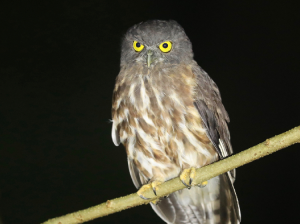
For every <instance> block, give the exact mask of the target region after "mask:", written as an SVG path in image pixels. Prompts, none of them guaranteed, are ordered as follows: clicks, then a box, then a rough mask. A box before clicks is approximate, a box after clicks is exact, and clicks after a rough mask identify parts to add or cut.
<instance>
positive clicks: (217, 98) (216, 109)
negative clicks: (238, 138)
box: [192, 64, 233, 159]
mask: <svg viewBox="0 0 300 224" xmlns="http://www.w3.org/2000/svg"><path fill="white" fill-rule="evenodd" d="M192 71H193V73H194V74H195V76H196V79H197V86H196V89H195V90H196V92H195V96H194V97H195V102H194V104H195V107H196V108H197V110H198V112H199V114H200V116H201V118H202V120H203V123H204V125H205V128H206V132H207V135H208V137H209V138H210V140H211V142H212V143H213V144H214V146H215V148H216V150H217V151H218V153H219V156H220V158H221V159H222V158H224V157H226V156H228V155H231V154H232V153H233V151H232V147H231V143H230V133H229V130H228V126H227V122H229V116H228V113H227V111H226V110H225V108H224V106H223V104H222V99H221V95H220V91H219V89H218V86H217V85H216V83H215V82H214V81H213V80H212V79H211V78H210V77H209V76H208V74H207V73H206V72H205V71H204V70H203V69H202V68H201V67H200V66H198V65H197V64H195V65H193V67H192Z"/></svg>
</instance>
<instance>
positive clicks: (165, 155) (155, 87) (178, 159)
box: [113, 67, 218, 181]
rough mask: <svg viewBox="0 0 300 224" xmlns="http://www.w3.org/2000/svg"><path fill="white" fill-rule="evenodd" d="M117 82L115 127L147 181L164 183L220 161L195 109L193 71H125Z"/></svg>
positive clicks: (181, 68) (181, 69)
mask: <svg viewBox="0 0 300 224" xmlns="http://www.w3.org/2000/svg"><path fill="white" fill-rule="evenodd" d="M163 71H165V72H166V73H163ZM141 73H142V71H141ZM173 74H174V75H173ZM121 75H123V73H121ZM118 78H119V79H120V81H119V84H118V85H116V87H115V91H114V102H113V127H114V129H115V130H116V133H117V134H116V135H118V136H119V137H120V142H121V143H122V144H123V145H124V146H125V148H126V152H127V155H128V157H129V158H130V159H132V160H133V162H134V163H135V165H136V167H137V168H138V169H139V171H140V172H141V173H142V174H143V175H144V177H145V178H146V179H152V180H161V181H165V180H168V179H171V178H174V177H176V176H178V175H179V174H180V172H181V171H182V170H183V169H186V168H189V167H201V166H204V165H206V164H209V163H211V162H214V161H216V160H217V159H218V155H217V152H216V150H215V149H214V147H213V145H212V143H211V142H210V140H209V139H208V137H207V135H206V131H205V129H204V128H203V126H202V120H201V118H200V115H199V113H198V111H197V109H196V108H195V106H194V99H193V91H194V83H195V80H194V78H195V77H194V76H193V74H192V73H191V71H190V70H188V69H187V68H186V67H177V68H176V69H175V68H174V71H172V70H159V72H158V73H157V74H155V73H153V74H151V75H145V74H144V75H132V74H127V73H126V72H125V71H124V76H120V77H118Z"/></svg>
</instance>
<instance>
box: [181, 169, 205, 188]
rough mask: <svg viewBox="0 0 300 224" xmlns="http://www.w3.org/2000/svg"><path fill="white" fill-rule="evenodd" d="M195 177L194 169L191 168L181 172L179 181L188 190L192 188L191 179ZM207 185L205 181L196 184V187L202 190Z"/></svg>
mask: <svg viewBox="0 0 300 224" xmlns="http://www.w3.org/2000/svg"><path fill="white" fill-rule="evenodd" d="M195 176H196V168H195V167H191V168H188V169H185V170H183V171H182V173H181V174H180V180H181V182H182V183H183V184H184V185H185V186H186V187H187V188H188V189H190V188H191V187H192V183H193V179H194V178H195ZM207 183H208V182H207V181H204V182H202V183H201V184H198V185H197V186H199V187H201V188H203V187H205V186H206V185H207Z"/></svg>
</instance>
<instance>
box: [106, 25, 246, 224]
mask: <svg viewBox="0 0 300 224" xmlns="http://www.w3.org/2000/svg"><path fill="white" fill-rule="evenodd" d="M134 41H136V42H134ZM136 43H138V45H136V46H133V45H134V44H136ZM161 43H167V45H163V47H166V46H169V45H171V46H172V48H171V50H169V51H168V52H163V50H165V49H161V46H160V44H161ZM141 45H142V46H144V48H142V50H140V49H138V50H137V48H134V47H137V46H141ZM149 60H150V64H149ZM112 120H113V128H112V138H113V141H114V143H115V144H116V145H119V143H120V142H121V143H122V144H123V145H124V146H125V148H126V152H127V156H128V165H129V170H130V174H131V177H132V179H133V182H134V184H135V186H136V187H137V188H140V187H141V186H142V185H143V184H146V183H149V182H153V181H161V182H164V181H167V180H169V179H172V178H174V177H178V176H179V175H180V174H181V172H182V171H183V170H184V169H187V168H191V167H195V168H198V167H202V166H205V165H207V164H210V163H212V162H215V161H216V160H218V159H219V158H223V157H226V156H228V155H230V154H232V149H231V145H230V135H229V131H228V128H227V123H226V122H228V121H229V117H228V114H227V112H226V110H225V108H224V106H223V104H222V102H221V96H220V93H219V90H218V87H217V85H216V84H215V83H214V82H213V81H212V79H211V78H210V77H209V76H208V75H207V73H205V72H204V71H203V70H202V69H201V68H200V67H199V66H198V65H197V63H196V62H195V61H194V60H193V53H192V49H191V43H190V41H189V39H188V37H187V36H186V34H185V33H184V30H183V29H182V28H181V27H180V26H179V25H178V24H177V23H176V22H175V21H158V20H154V21H147V22H145V23H140V24H138V25H135V26H133V27H132V28H130V29H129V30H128V32H127V33H126V35H125V38H124V40H123V45H122V55H121V70H120V73H119V75H118V77H117V79H116V85H115V89H114V93H113V105H112ZM234 179H235V173H234V172H231V173H227V174H223V175H221V176H219V177H216V178H213V179H211V180H209V182H208V185H207V186H206V187H204V188H199V187H192V188H191V189H190V190H188V189H184V190H182V191H179V192H175V193H173V194H171V195H170V196H169V197H168V198H166V199H163V200H162V201H161V202H160V203H159V204H157V205H154V204H152V207H153V209H154V210H155V212H156V213H157V214H158V215H159V216H160V217H161V218H162V219H163V220H164V221H166V222H167V223H239V221H240V212H239V206H238V202H237V198H236V195H235V191H234V188H233V185H232V183H233V181H234Z"/></svg>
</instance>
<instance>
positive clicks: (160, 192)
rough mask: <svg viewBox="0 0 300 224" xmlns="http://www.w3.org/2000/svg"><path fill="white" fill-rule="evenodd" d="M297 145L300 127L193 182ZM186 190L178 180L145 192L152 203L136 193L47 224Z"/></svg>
mask: <svg viewBox="0 0 300 224" xmlns="http://www.w3.org/2000/svg"><path fill="white" fill-rule="evenodd" d="M295 143H300V126H298V127H295V128H293V129H291V130H289V131H287V132H285V133H282V134H280V135H277V136H275V137H273V138H270V139H267V140H266V141H264V142H263V143H260V144H258V145H256V146H253V147H251V148H249V149H247V150H245V151H242V152H240V153H238V154H236V155H233V156H230V157H228V158H226V159H223V160H221V161H218V162H215V163H214V164H210V165H208V166H205V167H202V168H199V169H197V175H196V177H195V178H194V180H193V184H194V185H196V184H199V183H202V182H204V181H206V180H209V179H211V178H213V177H215V176H218V175H220V174H222V173H225V172H227V171H229V170H232V169H234V168H237V167H240V166H243V165H244V164H247V163H250V162H252V161H253V160H257V159H259V158H261V157H264V156H266V155H269V154H271V153H273V152H276V151H278V150H280V149H283V148H286V147H288V146H290V145H292V144H295ZM183 188H185V186H184V185H183V184H182V183H181V181H180V179H179V178H178V177H177V178H174V179H172V180H169V181H167V182H165V183H163V184H161V185H159V188H158V189H157V196H155V195H154V194H153V191H152V190H151V189H149V190H148V191H147V192H145V196H146V197H148V198H151V200H143V199H141V198H140V197H139V196H138V195H137V194H136V193H133V194H130V195H127V196H124V197H120V198H116V199H113V200H108V201H107V202H105V203H102V204H100V205H96V206H93V207H90V208H87V209H84V210H80V211H77V212H73V213H70V214H67V215H64V216H61V217H58V218H53V219H50V220H48V221H46V222H44V223H43V224H77V223H83V222H86V221H89V220H92V219H95V218H99V217H102V216H106V215H109V214H112V213H115V212H119V211H122V210H125V209H128V208H132V207H135V206H138V205H142V204H148V203H149V202H150V201H152V200H155V199H157V198H160V197H162V196H165V195H168V194H171V193H172V192H175V191H178V190H180V189H183Z"/></svg>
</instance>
